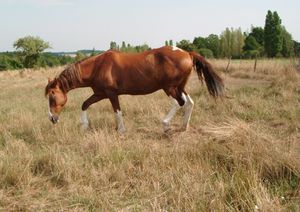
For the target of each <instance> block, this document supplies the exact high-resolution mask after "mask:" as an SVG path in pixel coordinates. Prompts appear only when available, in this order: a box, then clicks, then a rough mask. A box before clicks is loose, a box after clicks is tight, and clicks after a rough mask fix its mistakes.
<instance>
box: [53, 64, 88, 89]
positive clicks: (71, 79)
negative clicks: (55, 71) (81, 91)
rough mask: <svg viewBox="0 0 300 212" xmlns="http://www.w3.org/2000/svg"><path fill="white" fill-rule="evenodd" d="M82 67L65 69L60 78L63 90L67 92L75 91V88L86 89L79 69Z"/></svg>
mask: <svg viewBox="0 0 300 212" xmlns="http://www.w3.org/2000/svg"><path fill="white" fill-rule="evenodd" d="M77 68H80V67H75V65H73V66H71V67H69V68H67V69H65V70H64V71H63V72H62V73H61V74H60V75H59V77H58V79H59V81H60V82H61V85H62V87H63V89H64V90H65V91H66V92H69V91H70V90H73V89H75V88H79V87H84V86H83V82H82V80H81V73H80V72H81V70H80V69H79V70H78V69H77Z"/></svg>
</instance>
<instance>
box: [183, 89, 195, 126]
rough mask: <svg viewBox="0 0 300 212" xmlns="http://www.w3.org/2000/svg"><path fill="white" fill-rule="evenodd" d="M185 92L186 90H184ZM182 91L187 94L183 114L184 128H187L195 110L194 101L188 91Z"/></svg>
mask: <svg viewBox="0 0 300 212" xmlns="http://www.w3.org/2000/svg"><path fill="white" fill-rule="evenodd" d="M184 93H185V92H184ZM184 93H182V94H183V95H184V96H185V99H186V101H185V104H184V106H183V110H184V116H183V129H184V130H187V129H188V127H189V122H190V118H191V115H192V112H193V107H194V101H193V100H192V98H191V97H190V96H189V95H188V94H187V93H185V94H184Z"/></svg>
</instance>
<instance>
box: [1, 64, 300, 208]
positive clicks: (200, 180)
mask: <svg viewBox="0 0 300 212" xmlns="http://www.w3.org/2000/svg"><path fill="white" fill-rule="evenodd" d="M210 62H211V63H212V64H213V66H214V67H215V69H216V70H217V71H219V73H221V75H222V77H223V78H224V79H225V83H226V86H227V95H228V96H230V97H231V98H229V99H224V100H216V101H215V100H214V99H212V98H211V97H209V95H208V92H207V90H206V88H205V86H203V85H201V83H200V82H199V81H198V79H197V77H196V74H193V75H192V77H191V79H190V81H189V83H188V86H187V87H188V88H187V90H188V91H189V93H190V95H191V96H192V98H193V100H194V102H195V107H194V111H193V115H192V118H191V122H190V129H189V131H188V132H180V131H178V130H177V129H179V128H180V126H181V123H182V111H180V112H179V113H178V114H177V115H176V117H175V118H174V120H173V122H172V129H173V130H172V131H171V133H169V134H164V133H163V130H162V124H161V120H162V118H163V117H164V115H165V114H166V113H167V112H168V110H169V109H170V107H171V104H170V99H168V97H166V96H165V94H164V93H163V92H161V91H160V92H156V93H154V94H151V95H147V96H122V97H121V99H120V102H121V107H122V110H123V114H124V121H125V126H126V127H127V132H126V133H125V134H124V135H122V136H119V135H118V133H117V132H116V131H115V121H114V114H113V112H112V109H111V105H110V103H109V101H108V100H104V101H102V102H99V103H97V104H95V105H93V106H91V108H90V109H89V117H90V121H91V129H90V130H88V131H84V130H82V129H81V128H80V125H79V116H80V112H81V111H80V108H81V104H82V102H83V101H84V100H85V99H86V98H87V97H88V96H89V95H90V94H91V90H90V89H77V90H74V91H71V92H70V93H69V96H68V97H69V100H68V103H67V106H66V107H65V109H64V110H63V112H62V114H61V116H60V123H59V124H57V125H55V126H53V125H52V124H51V123H50V121H49V120H48V117H47V112H48V102H47V99H46V98H45V97H44V87H45V85H46V83H47V78H48V77H54V76H55V75H56V74H58V73H59V72H60V71H61V70H62V68H59V69H52V70H38V71H32V70H26V71H23V72H18V71H10V72H1V73H0V211H2V210H3V211H41V210H42V211H120V210H122V211H209V210H212V211H224V210H226V211H239V210H242V211H255V210H257V211H280V210H292V211H299V210H300V70H299V66H297V64H296V62H295V61H291V60H287V61H283V60H263V61H258V64H257V70H256V72H253V66H254V61H232V64H231V65H230V67H229V70H228V71H227V72H226V73H225V72H224V70H225V68H226V65H227V61H222V60H211V61H210Z"/></svg>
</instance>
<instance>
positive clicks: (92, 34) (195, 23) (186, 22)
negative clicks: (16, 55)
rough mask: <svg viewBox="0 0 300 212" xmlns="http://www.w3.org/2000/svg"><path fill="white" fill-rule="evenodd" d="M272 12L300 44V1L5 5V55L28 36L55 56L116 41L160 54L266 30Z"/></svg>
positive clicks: (82, 0) (68, 0) (1, 41)
mask: <svg viewBox="0 0 300 212" xmlns="http://www.w3.org/2000/svg"><path fill="white" fill-rule="evenodd" d="M268 10H271V11H277V12H278V14H279V16H280V18H281V19H282V24H283V25H284V26H285V27H286V29H287V31H288V32H290V33H291V34H292V36H293V39H294V40H297V41H300V27H299V26H300V14H299V11H300V0H284V1H283V0H252V1H243V0H226V1H225V0H206V1H203V0H123V1H121V0H0V21H1V22H0V23H1V24H0V51H13V50H14V48H13V43H14V42H15V41H16V40H17V39H18V38H21V37H24V36H27V35H32V36H39V37H40V38H42V39H43V40H45V41H47V42H49V43H50V45H51V46H52V49H49V51H53V52H54V51H77V50H80V49H93V48H95V49H99V50H106V49H108V48H109V43H110V42H111V41H116V42H117V43H119V44H121V42H122V41H125V42H126V43H130V44H132V45H139V44H144V43H146V44H148V45H150V46H151V47H152V48H156V47H160V46H163V45H164V42H165V40H169V39H172V40H173V41H174V42H176V41H180V40H182V39H188V40H191V41H192V40H193V39H194V37H197V36H202V37H206V36H208V35H209V34H217V35H220V34H221V33H222V31H224V30H225V29H226V27H233V28H238V27H241V29H242V30H243V31H250V29H251V26H261V27H263V26H264V22H265V16H266V14H267V11H268Z"/></svg>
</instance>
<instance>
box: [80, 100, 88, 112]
mask: <svg viewBox="0 0 300 212" xmlns="http://www.w3.org/2000/svg"><path fill="white" fill-rule="evenodd" d="M89 106H90V105H89V104H88V102H87V101H85V102H84V103H83V104H82V106H81V110H83V111H85V110H87V109H88V108H89Z"/></svg>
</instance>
